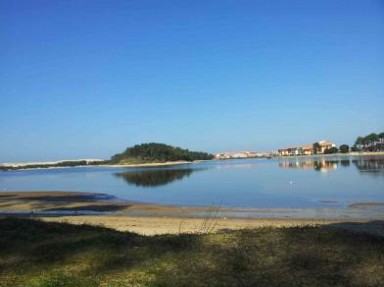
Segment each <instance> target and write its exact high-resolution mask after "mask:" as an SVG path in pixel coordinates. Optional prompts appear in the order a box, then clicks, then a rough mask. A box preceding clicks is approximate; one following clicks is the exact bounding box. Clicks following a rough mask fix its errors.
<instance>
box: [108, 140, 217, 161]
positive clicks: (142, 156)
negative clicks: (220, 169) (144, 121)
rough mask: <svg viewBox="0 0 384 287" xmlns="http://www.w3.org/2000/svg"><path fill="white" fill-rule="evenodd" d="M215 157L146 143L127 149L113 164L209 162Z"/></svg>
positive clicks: (164, 145) (117, 155)
mask: <svg viewBox="0 0 384 287" xmlns="http://www.w3.org/2000/svg"><path fill="white" fill-rule="evenodd" d="M212 158H213V155H210V154H208V153H205V152H195V151H189V150H188V149H182V148H179V147H173V146H170V145H166V144H161V143H145V144H140V145H135V146H133V147H129V148H127V149H126V150H125V151H124V152H123V153H119V154H115V155H114V156H112V158H111V162H112V163H115V164H137V163H153V162H169V161H194V160H209V159H212Z"/></svg>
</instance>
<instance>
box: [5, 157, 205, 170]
mask: <svg viewBox="0 0 384 287" xmlns="http://www.w3.org/2000/svg"><path fill="white" fill-rule="evenodd" d="M199 162H203V161H202V160H198V161H170V162H157V163H156V162H155V163H137V164H89V165H75V166H49V164H47V167H44V166H39V167H28V165H29V164H26V165H19V164H12V165H4V164H0V172H2V171H26V170H51V169H65V168H97V167H104V168H121V167H126V168H140V167H144V168H145V167H163V166H176V165H184V164H193V163H199ZM42 165H44V164H42Z"/></svg>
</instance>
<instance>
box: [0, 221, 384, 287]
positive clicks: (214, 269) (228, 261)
mask: <svg viewBox="0 0 384 287" xmlns="http://www.w3.org/2000/svg"><path fill="white" fill-rule="evenodd" d="M0 286H33V287H37V286H41V287H42V286H44V287H49V286H52V287H53V286H75V287H76V286H153V287H155V286H157V287H160V286H271V287H273V286H283V287H284V286H359V287H365V286H384V237H382V236H376V235H372V234H365V233H355V232H352V231H348V230H342V229H338V228H333V227H332V226H312V227H310V226H307V227H290V228H277V227H263V228H257V229H244V230H237V231H225V232H224V231H222V232H216V233H204V232H200V233H196V234H180V235H158V236H141V235H138V234H135V233H129V232H118V231H115V230H112V229H107V228H104V227H95V226H88V225H80V226H79V225H71V224H67V223H54V222H43V221H39V220H34V219H27V218H12V217H3V218H0Z"/></svg>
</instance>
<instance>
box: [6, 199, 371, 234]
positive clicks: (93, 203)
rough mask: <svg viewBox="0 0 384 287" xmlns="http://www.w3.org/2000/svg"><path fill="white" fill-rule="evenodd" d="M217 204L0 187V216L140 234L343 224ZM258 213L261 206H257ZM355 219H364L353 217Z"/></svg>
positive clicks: (330, 219) (341, 221) (331, 219)
mask: <svg viewBox="0 0 384 287" xmlns="http://www.w3.org/2000/svg"><path fill="white" fill-rule="evenodd" d="M231 212H232V213H233V212H241V211H240V210H235V209H223V208H219V207H183V206H166V205H157V204H144V203H140V202H133V201H121V200H117V199H115V198H112V197H108V196H106V195H103V194H97V193H84V192H59V191H56V192H55V191H52V192H2V193H0V214H2V216H10V215H11V216H28V217H38V218H40V219H41V220H44V221H47V222H66V223H71V224H77V225H81V224H90V225H94V226H104V227H108V228H112V229H115V230H118V231H129V232H135V233H138V234H142V235H157V234H166V233H167V234H178V233H206V232H212V231H222V230H234V229H243V228H255V227H263V226H278V227H292V226H303V225H319V224H341V223H344V222H345V221H346V220H345V219H341V218H305V217H303V218H279V217H278V216H277V217H274V218H246V217H245V218H244V217H243V218H241V217H237V218H236V217H227V216H223V214H228V213H231ZM260 212H262V211H260ZM354 222H355V223H363V222H367V220H354Z"/></svg>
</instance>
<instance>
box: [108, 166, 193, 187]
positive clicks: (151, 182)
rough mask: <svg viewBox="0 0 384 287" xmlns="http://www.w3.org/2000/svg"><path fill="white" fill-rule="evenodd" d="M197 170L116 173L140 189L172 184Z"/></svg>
mask: <svg viewBox="0 0 384 287" xmlns="http://www.w3.org/2000/svg"><path fill="white" fill-rule="evenodd" d="M194 171H196V169H192V168H189V169H156V170H141V171H131V172H124V173H115V176H116V177H121V178H123V179H124V180H125V181H126V182H127V183H128V184H132V185H135V186H140V187H155V186H160V185H166V184H170V183H171V182H173V181H176V180H181V179H183V178H184V177H189V176H190V175H191V174H192V173H193V172H194Z"/></svg>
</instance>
